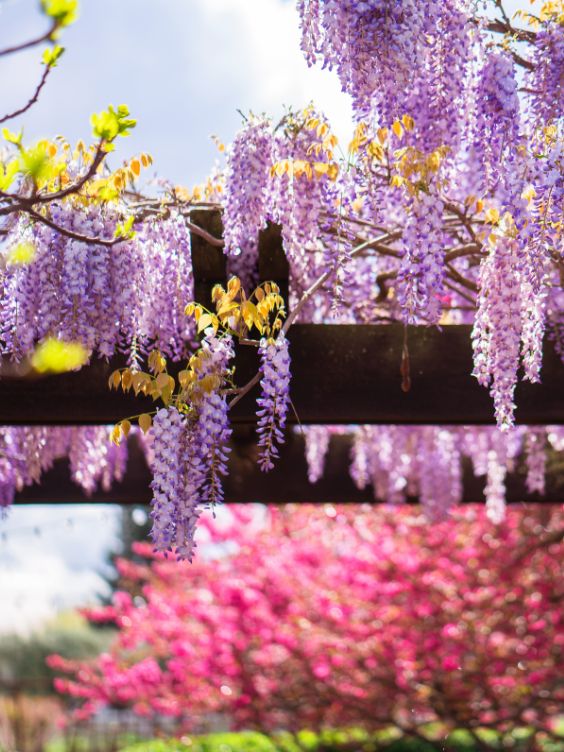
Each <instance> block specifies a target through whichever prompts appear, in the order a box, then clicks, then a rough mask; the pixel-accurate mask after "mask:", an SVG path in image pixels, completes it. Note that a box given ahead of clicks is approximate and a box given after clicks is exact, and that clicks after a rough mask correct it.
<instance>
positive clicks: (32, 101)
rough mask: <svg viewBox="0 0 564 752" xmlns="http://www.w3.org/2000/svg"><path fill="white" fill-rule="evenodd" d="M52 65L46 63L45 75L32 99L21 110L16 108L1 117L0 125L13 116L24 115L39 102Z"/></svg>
mask: <svg viewBox="0 0 564 752" xmlns="http://www.w3.org/2000/svg"><path fill="white" fill-rule="evenodd" d="M51 69H52V66H51V65H46V66H45V70H44V71H43V75H42V76H41V80H40V81H39V83H38V85H37V86H36V88H35V91H34V93H33V95H32V97H31V99H30V100H29V101H28V103H27V104H25V105H24V106H23V107H20V109H19V110H15V111H14V112H10V113H9V114H8V115H4V117H2V118H0V125H1V124H2V123H5V122H7V121H8V120H12V118H15V117H18V115H23V114H24V112H27V111H28V110H29V109H31V108H32V107H33V105H34V104H35V103H36V102H37V100H38V99H39V95H40V94H41V90H42V89H43V87H44V86H45V83H46V82H47V78H48V77H49V73H50V72H51Z"/></svg>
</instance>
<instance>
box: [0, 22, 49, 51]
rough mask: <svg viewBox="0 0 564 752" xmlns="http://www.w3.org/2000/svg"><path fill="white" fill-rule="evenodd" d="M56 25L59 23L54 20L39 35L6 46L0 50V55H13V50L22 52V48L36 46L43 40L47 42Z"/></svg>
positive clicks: (26, 48)
mask: <svg viewBox="0 0 564 752" xmlns="http://www.w3.org/2000/svg"><path fill="white" fill-rule="evenodd" d="M58 27H59V24H58V23H57V21H54V22H53V24H52V25H51V28H50V29H49V30H48V31H46V32H45V33H44V34H42V35H41V36H40V37H36V38H35V39H31V40H30V41H29V42H23V43H22V44H16V45H14V46H13V47H6V48H5V49H3V50H0V57H4V56H5V55H13V54H14V53H15V52H22V50H28V49H29V48H30V47H37V45H38V44H42V43H43V42H49V41H50V40H51V37H52V36H53V34H54V32H55V31H57V29H58Z"/></svg>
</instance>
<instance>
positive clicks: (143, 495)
mask: <svg viewBox="0 0 564 752" xmlns="http://www.w3.org/2000/svg"><path fill="white" fill-rule="evenodd" d="M256 451H257V448H256V441H255V436H254V431H253V430H252V429H250V428H248V427H244V428H238V429H237V431H236V432H235V438H234V441H233V449H232V452H231V456H230V462H229V466H230V467H229V476H228V477H227V478H226V479H225V482H224V487H225V500H226V503H231V504H237V503H247V502H262V503H265V504H283V503H287V502H293V503H294V502H302V503H332V504H338V503H374V501H375V500H374V497H373V493H372V489H371V488H367V489H365V490H359V489H358V488H356V486H355V485H354V483H353V482H352V480H351V479H350V476H349V465H350V451H351V438H350V437H349V436H332V437H331V442H330V446H329V453H328V456H327V459H326V463H325V474H324V476H323V478H322V479H320V480H319V481H318V482H317V483H314V484H311V483H309V481H308V479H307V465H306V461H305V455H304V440H303V437H302V436H301V435H300V434H297V433H296V434H294V433H290V434H289V435H288V437H287V441H286V444H285V445H284V446H283V447H282V449H281V452H280V460H279V461H278V462H277V464H276V466H275V468H274V470H272V472H270V473H261V472H260V470H258V468H257V465H256V461H255V460H256ZM463 467H464V479H463V488H464V491H463V501H464V502H465V503H467V502H481V501H483V500H484V485H485V479H484V478H483V477H480V478H477V477H475V476H474V475H473V474H472V471H471V467H470V463H469V462H465V463H464V466H463ZM150 481H151V474H150V472H149V469H148V467H147V465H146V463H145V459H144V456H143V453H142V451H141V449H140V448H139V446H138V444H137V441H136V440H135V438H134V437H132V438H131V439H130V442H129V461H128V464H127V470H126V474H125V477H124V479H123V481H122V482H121V483H117V484H115V485H114V487H113V488H112V489H111V490H110V491H103V490H99V491H96V492H95V493H94V494H92V496H86V495H85V494H84V493H83V492H82V490H81V489H80V488H79V487H78V486H76V485H75V484H74V483H72V482H71V480H70V476H69V468H68V463H67V462H66V461H59V462H57V463H56V464H55V466H54V467H53V468H52V469H51V470H50V471H49V472H47V473H45V474H44V476H43V479H42V482H41V484H40V485H37V486H30V487H29V488H26V489H24V490H23V491H21V492H20V493H19V494H17V496H16V503H17V504H53V503H56V504H75V503H78V502H90V503H107V504H110V503H115V504H121V505H144V504H148V503H149V502H150V500H151V491H150V488H149V483H150ZM507 500H508V501H509V502H510V503H522V502H534V503H537V502H542V503H544V504H547V503H560V504H561V503H563V502H564V478H563V477H562V474H561V473H559V472H558V471H557V469H555V470H554V471H553V472H552V473H549V475H548V478H547V489H546V494H545V496H544V497H540V496H539V495H538V494H530V493H528V491H527V490H526V487H525V482H524V473H523V469H522V468H519V469H518V471H517V472H516V473H512V474H510V475H509V477H508V480H507ZM377 501H378V502H382V501H385V500H384V499H379V500H377ZM409 501H410V502H413V503H415V502H417V499H416V498H411V499H410V500H409Z"/></svg>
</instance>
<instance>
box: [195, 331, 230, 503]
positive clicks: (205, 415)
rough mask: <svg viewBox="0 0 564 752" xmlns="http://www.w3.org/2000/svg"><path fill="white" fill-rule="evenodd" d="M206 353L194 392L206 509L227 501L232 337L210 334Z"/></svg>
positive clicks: (206, 343)
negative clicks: (227, 382)
mask: <svg viewBox="0 0 564 752" xmlns="http://www.w3.org/2000/svg"><path fill="white" fill-rule="evenodd" d="M202 349H203V352H202V353H201V355H200V363H201V366H200V368H199V373H198V376H199V381H198V382H196V385H195V387H194V390H193V400H194V405H195V407H196V409H197V413H198V417H197V423H196V426H195V429H194V432H195V435H194V439H195V441H196V443H197V446H198V450H199V452H200V459H201V461H202V465H203V471H204V479H203V484H202V488H201V500H202V503H203V504H205V505H206V506H211V507H213V506H214V505H215V504H220V503H221V502H222V501H223V486H222V482H221V478H222V476H225V475H227V456H228V453H229V447H228V443H229V439H230V437H231V426H230V422H229V406H228V404H227V397H226V395H225V393H223V392H222V391H221V389H222V387H223V386H224V381H225V377H226V373H227V369H228V366H229V361H230V360H231V359H232V358H233V355H234V349H233V339H232V337H231V336H230V335H225V336H222V337H218V336H217V335H216V334H214V333H212V332H209V333H207V336H206V338H205V340H204V342H203V345H202Z"/></svg>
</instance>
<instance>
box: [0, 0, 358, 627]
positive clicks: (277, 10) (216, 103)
mask: <svg viewBox="0 0 564 752" xmlns="http://www.w3.org/2000/svg"><path fill="white" fill-rule="evenodd" d="M38 5H39V3H38V2H37V0H0V48H2V47H4V46H6V45H7V44H11V43H15V42H17V41H24V40H26V39H29V38H31V37H33V36H34V35H38V34H40V33H41V32H42V31H43V30H44V29H45V27H46V24H45V19H44V18H43V17H42V16H41V14H40V13H38V11H37V8H38ZM80 7H81V10H80V17H79V19H78V21H77V22H76V24H74V25H73V26H72V27H70V28H68V29H66V30H65V32H64V35H63V37H62V39H61V44H62V45H63V46H64V47H65V48H66V52H65V55H64V57H63V59H62V60H61V62H60V64H59V65H58V67H57V68H56V69H55V71H54V72H53V74H52V75H51V77H50V80H49V81H48V84H47V86H46V88H45V90H44V92H43V95H42V97H41V99H40V101H39V103H38V104H37V105H36V106H35V107H34V108H33V109H32V110H31V111H30V113H28V114H27V115H26V116H25V117H24V118H23V119H22V122H21V123H19V122H18V121H11V123H10V127H11V129H12V130H16V129H18V128H19V126H20V125H23V126H24V138H25V140H34V139H37V138H41V137H53V136H55V135H57V134H62V135H64V136H65V137H67V138H68V139H69V140H70V141H71V142H72V141H75V140H76V139H78V138H83V139H88V138H89V135H90V125H89V118H90V115H91V114H92V113H93V112H99V111H101V110H103V109H105V108H106V107H107V106H108V104H114V105H117V104H121V103H125V104H127V105H128V106H129V108H130V110H131V112H132V115H133V116H134V117H136V118H137V120H138V126H137V128H136V129H135V130H134V132H133V134H132V136H131V137H130V138H128V139H122V140H121V143H120V145H119V149H118V151H117V153H116V154H114V155H112V159H113V160H114V162H113V163H114V164H116V163H117V162H118V161H121V160H123V159H126V158H127V157H131V156H133V155H135V154H139V153H140V152H148V153H150V154H151V155H152V157H153V160H154V165H153V166H154V169H155V172H156V173H157V174H158V175H159V176H161V177H165V178H167V179H170V180H172V181H173V182H174V183H175V184H181V185H186V186H192V185H194V184H195V183H198V182H201V181H202V180H203V179H204V178H205V177H206V176H207V174H208V173H209V171H210V169H211V168H212V166H213V164H214V160H216V159H217V158H218V152H217V149H216V146H215V145H214V143H213V141H212V139H211V136H212V134H215V135H217V136H218V137H219V138H220V139H221V140H222V141H224V142H226V143H228V142H229V141H230V140H232V138H233V136H234V135H235V133H236V132H237V130H238V128H239V127H240V126H241V123H242V117H241V115H240V113H239V112H238V110H242V111H243V112H248V111H249V110H252V111H253V112H255V113H262V112H267V113H271V114H272V115H273V117H276V118H279V117H280V116H281V115H282V114H283V111H284V110H283V105H293V106H295V107H301V106H305V105H306V104H307V103H308V102H309V101H310V100H312V99H315V100H316V102H317V103H318V104H319V105H320V106H321V108H322V109H324V110H325V111H326V113H327V114H328V115H329V117H330V119H331V120H332V122H333V123H334V127H335V129H336V132H337V133H338V134H339V135H340V136H341V137H342V138H344V139H346V138H347V137H348V135H349V133H350V122H351V115H350V105H349V102H348V99H347V97H345V96H344V95H343V94H342V93H341V92H340V89H339V84H338V82H337V80H336V78H335V77H334V76H332V75H331V74H329V73H327V72H324V71H320V70H312V69H308V67H307V65H306V63H305V61H304V60H303V57H302V54H301V51H300V49H299V26H298V17H297V12H296V10H295V3H294V2H293V0H288V1H282V0H159V2H154V0H81V3H80ZM41 50H42V48H39V49H36V50H30V51H28V52H24V53H21V54H19V55H18V56H17V57H15V56H14V57H11V58H7V59H4V60H0V102H1V106H0V109H1V110H2V114H3V113H4V112H9V111H12V110H13V109H16V108H17V107H18V106H20V105H21V104H22V103H23V102H25V101H27V100H28V99H29V97H30V96H31V93H32V92H33V90H34V88H35V86H36V83H37V81H38V77H39V75H40V73H41V66H40V63H39V60H40V57H41ZM118 532H119V511H118V509H117V508H116V507H111V506H95V505H87V504H81V505H76V506H61V507H56V506H42V507H38V506H27V507H23V506H22V507H14V508H13V509H12V510H11V511H10V513H9V516H8V519H7V520H5V521H4V522H1V521H0V633H1V632H10V631H14V630H17V631H20V632H21V631H23V632H26V631H30V630H32V629H34V628H36V627H37V626H38V625H40V624H41V623H42V622H43V621H44V620H46V619H47V618H49V617H51V616H52V615H53V614H54V613H56V611H57V610H59V609H61V608H67V607H69V606H72V605H73V604H77V603H80V604H82V603H85V602H88V601H91V600H92V599H93V598H95V597H96V593H98V592H102V591H103V589H104V583H103V580H102V578H101V577H100V575H99V572H100V571H101V570H102V569H103V567H104V561H105V556H106V553H107V551H108V550H109V549H110V548H113V547H115V546H116V544H117V536H118Z"/></svg>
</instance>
